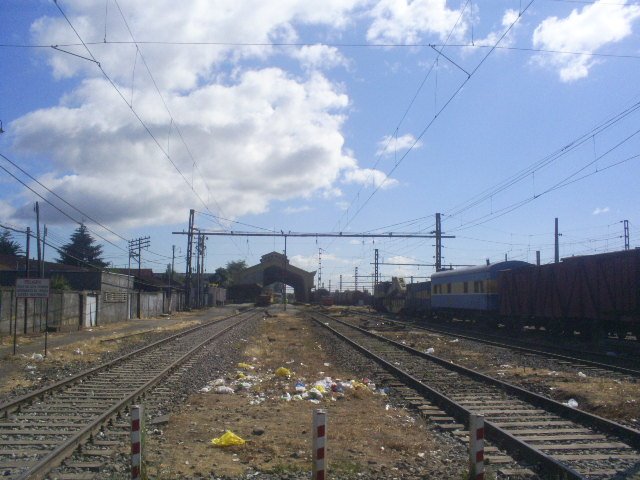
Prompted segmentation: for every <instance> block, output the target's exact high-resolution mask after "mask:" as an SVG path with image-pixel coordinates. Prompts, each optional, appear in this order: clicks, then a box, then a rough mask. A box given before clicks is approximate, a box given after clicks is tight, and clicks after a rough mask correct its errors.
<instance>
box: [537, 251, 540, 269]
mask: <svg viewBox="0 0 640 480" xmlns="http://www.w3.org/2000/svg"><path fill="white" fill-rule="evenodd" d="M536 265H540V250H536Z"/></svg>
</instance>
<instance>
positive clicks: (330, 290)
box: [329, 279, 331, 293]
mask: <svg viewBox="0 0 640 480" xmlns="http://www.w3.org/2000/svg"><path fill="white" fill-rule="evenodd" d="M329 293H331V279H329Z"/></svg>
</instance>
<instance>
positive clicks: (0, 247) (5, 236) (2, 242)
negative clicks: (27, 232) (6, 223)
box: [0, 229, 20, 255]
mask: <svg viewBox="0 0 640 480" xmlns="http://www.w3.org/2000/svg"><path fill="white" fill-rule="evenodd" d="M18 253H20V244H19V243H17V242H15V241H14V240H13V237H12V236H11V232H10V231H9V230H7V229H5V230H4V231H3V232H2V233H1V234H0V254H2V255H18Z"/></svg>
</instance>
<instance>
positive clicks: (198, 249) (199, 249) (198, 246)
mask: <svg viewBox="0 0 640 480" xmlns="http://www.w3.org/2000/svg"><path fill="white" fill-rule="evenodd" d="M201 253H202V234H201V233H198V241H197V243H196V308H200V292H201V290H200V255H201Z"/></svg>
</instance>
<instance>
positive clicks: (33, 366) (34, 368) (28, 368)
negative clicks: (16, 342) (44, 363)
mask: <svg viewBox="0 0 640 480" xmlns="http://www.w3.org/2000/svg"><path fill="white" fill-rule="evenodd" d="M25 368H26V369H27V370H31V371H33V370H36V369H37V367H36V366H35V365H27V366H26V367H25Z"/></svg>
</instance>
